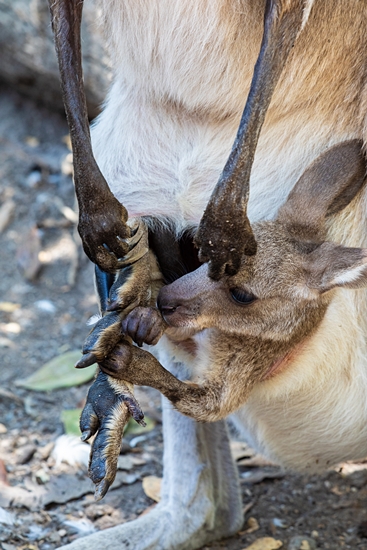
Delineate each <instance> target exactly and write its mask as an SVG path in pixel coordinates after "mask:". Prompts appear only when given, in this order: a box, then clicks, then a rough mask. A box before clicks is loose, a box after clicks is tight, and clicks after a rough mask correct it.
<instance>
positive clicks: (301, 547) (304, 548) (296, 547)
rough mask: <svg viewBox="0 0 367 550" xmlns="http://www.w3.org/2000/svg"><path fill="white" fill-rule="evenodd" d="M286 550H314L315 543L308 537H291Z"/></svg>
mask: <svg viewBox="0 0 367 550" xmlns="http://www.w3.org/2000/svg"><path fill="white" fill-rule="evenodd" d="M288 550H316V543H315V541H314V540H313V539H311V538H310V537H302V536H296V537H292V538H291V539H290V541H289V544H288Z"/></svg>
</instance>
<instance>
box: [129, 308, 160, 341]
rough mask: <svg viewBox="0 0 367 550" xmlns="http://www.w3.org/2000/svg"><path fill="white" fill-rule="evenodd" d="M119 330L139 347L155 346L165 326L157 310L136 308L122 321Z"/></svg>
mask: <svg viewBox="0 0 367 550" xmlns="http://www.w3.org/2000/svg"><path fill="white" fill-rule="evenodd" d="M121 328H122V332H123V333H124V334H126V335H127V336H130V338H132V339H133V340H134V342H135V343H136V344H138V346H140V347H141V346H142V345H143V344H149V345H155V344H156V343H157V342H158V340H159V339H160V337H161V336H162V334H163V333H164V331H165V330H166V328H167V324H166V322H165V321H164V319H163V317H162V315H161V313H160V311H159V310H158V309H157V308H154V307H136V308H135V309H133V310H132V311H131V312H130V313H129V314H128V315H127V316H126V317H125V318H124V319H123V321H122V325H121Z"/></svg>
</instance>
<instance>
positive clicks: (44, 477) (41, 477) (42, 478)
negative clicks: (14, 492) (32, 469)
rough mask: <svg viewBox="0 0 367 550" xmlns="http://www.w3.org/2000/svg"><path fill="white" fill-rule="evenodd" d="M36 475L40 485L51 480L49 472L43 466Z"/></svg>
mask: <svg viewBox="0 0 367 550" xmlns="http://www.w3.org/2000/svg"><path fill="white" fill-rule="evenodd" d="M34 475H35V478H36V481H37V483H39V485H45V484H46V483H48V482H49V481H50V476H49V474H48V473H47V472H46V471H45V470H44V469H43V468H40V469H39V470H37V472H36V473H35V474H34Z"/></svg>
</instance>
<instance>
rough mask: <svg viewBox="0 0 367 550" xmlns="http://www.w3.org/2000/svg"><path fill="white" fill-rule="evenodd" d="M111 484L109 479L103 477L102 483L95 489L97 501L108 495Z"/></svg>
mask: <svg viewBox="0 0 367 550" xmlns="http://www.w3.org/2000/svg"><path fill="white" fill-rule="evenodd" d="M110 486H111V484H110V483H109V482H108V481H107V479H102V481H101V483H98V485H96V488H95V491H94V500H95V501H96V502H98V501H99V500H102V498H103V497H104V496H105V495H106V493H107V491H108V489H109V488H110Z"/></svg>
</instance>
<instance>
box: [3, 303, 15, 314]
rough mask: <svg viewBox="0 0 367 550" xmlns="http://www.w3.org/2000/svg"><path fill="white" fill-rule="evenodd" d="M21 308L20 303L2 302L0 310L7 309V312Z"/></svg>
mask: <svg viewBox="0 0 367 550" xmlns="http://www.w3.org/2000/svg"><path fill="white" fill-rule="evenodd" d="M19 308H20V304H15V303H14V302H0V311H5V313H13V312H14V311H16V310H17V309H19Z"/></svg>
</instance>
